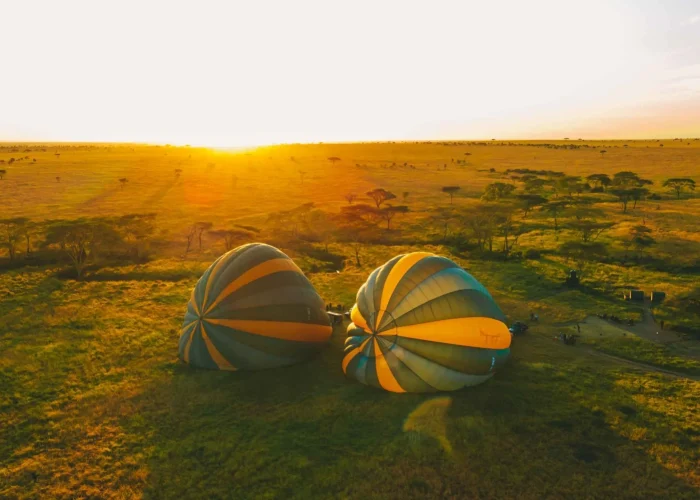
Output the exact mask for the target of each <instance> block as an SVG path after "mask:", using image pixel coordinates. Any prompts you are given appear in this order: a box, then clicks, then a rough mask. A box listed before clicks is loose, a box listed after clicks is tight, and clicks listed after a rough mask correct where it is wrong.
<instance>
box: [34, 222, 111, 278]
mask: <svg viewBox="0 0 700 500" xmlns="http://www.w3.org/2000/svg"><path fill="white" fill-rule="evenodd" d="M120 243H121V238H120V235H119V233H118V232H117V231H116V230H115V228H114V227H113V225H112V224H111V223H110V221H109V220H108V219H99V218H97V219H85V218H83V219H76V220H72V221H56V222H53V223H50V224H49V226H48V229H47V232H46V240H45V242H44V245H45V246H48V247H51V246H58V247H59V249H60V250H61V251H62V252H64V253H65V254H66V255H67V256H68V257H69V258H70V261H71V263H72V264H73V268H74V269H75V272H76V274H77V276H78V279H80V278H82V276H83V272H84V270H85V267H86V266H87V265H88V263H89V262H94V261H95V260H96V259H97V255H98V252H99V250H100V249H102V248H114V247H115V246H118V245H119V244H120Z"/></svg>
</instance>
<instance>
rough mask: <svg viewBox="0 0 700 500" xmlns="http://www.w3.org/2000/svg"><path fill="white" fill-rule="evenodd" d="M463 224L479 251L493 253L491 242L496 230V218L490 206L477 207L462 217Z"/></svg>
mask: <svg viewBox="0 0 700 500" xmlns="http://www.w3.org/2000/svg"><path fill="white" fill-rule="evenodd" d="M464 224H465V225H466V226H467V227H468V228H469V230H470V232H471V234H472V236H473V237H474V239H475V240H476V242H477V245H478V246H479V249H480V250H481V251H485V250H486V247H487V246H488V251H489V252H492V251H493V242H494V238H495V236H496V231H497V228H498V218H497V215H496V212H495V211H494V210H493V207H492V206H489V205H477V206H476V207H474V208H471V209H470V210H469V212H467V213H466V214H465V216H464Z"/></svg>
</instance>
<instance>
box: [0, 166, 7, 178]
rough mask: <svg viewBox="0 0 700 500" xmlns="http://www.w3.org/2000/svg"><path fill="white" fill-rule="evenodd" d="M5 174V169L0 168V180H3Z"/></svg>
mask: <svg viewBox="0 0 700 500" xmlns="http://www.w3.org/2000/svg"><path fill="white" fill-rule="evenodd" d="M5 174H7V170H4V169H2V170H0V181H1V180H3V178H4V177H5Z"/></svg>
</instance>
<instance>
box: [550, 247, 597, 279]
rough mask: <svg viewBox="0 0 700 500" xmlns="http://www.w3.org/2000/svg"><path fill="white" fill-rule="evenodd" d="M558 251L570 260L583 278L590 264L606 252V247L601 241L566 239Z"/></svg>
mask: <svg viewBox="0 0 700 500" xmlns="http://www.w3.org/2000/svg"><path fill="white" fill-rule="evenodd" d="M559 253H561V254H562V255H563V256H564V257H566V258H567V259H568V260H569V261H571V263H572V265H573V267H575V268H576V270H577V271H578V274H579V278H580V279H583V276H585V275H586V274H587V272H588V270H589V269H590V266H591V265H592V264H593V263H594V262H597V261H599V260H600V259H602V258H603V257H605V256H606V255H607V254H608V247H607V246H606V245H605V244H603V243H601V242H588V243H586V242H582V241H567V242H565V243H563V244H562V245H561V246H560V247H559Z"/></svg>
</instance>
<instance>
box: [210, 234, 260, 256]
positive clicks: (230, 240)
mask: <svg viewBox="0 0 700 500" xmlns="http://www.w3.org/2000/svg"><path fill="white" fill-rule="evenodd" d="M209 235H211V236H212V237H214V238H215V239H219V240H221V242H222V243H223V244H224V249H225V251H226V252H228V251H230V250H232V249H233V248H234V246H235V244H236V242H238V241H242V240H247V239H249V238H250V237H252V236H253V233H251V232H250V231H246V230H245V229H217V230H214V231H209Z"/></svg>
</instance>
